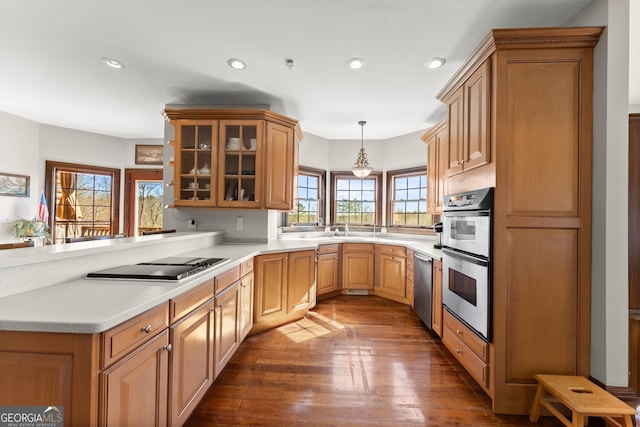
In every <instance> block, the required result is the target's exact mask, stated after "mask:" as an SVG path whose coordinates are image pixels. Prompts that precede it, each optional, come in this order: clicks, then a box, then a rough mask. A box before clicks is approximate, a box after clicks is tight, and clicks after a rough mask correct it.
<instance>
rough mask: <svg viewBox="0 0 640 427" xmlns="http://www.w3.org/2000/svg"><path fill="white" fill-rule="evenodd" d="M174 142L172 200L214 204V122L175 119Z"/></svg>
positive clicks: (215, 134) (188, 203) (195, 203)
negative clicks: (178, 120)
mask: <svg viewBox="0 0 640 427" xmlns="http://www.w3.org/2000/svg"><path fill="white" fill-rule="evenodd" d="M174 146H175V148H174V178H173V185H174V198H175V204H176V205H180V206H204V207H206V206H215V203H216V199H215V188H216V174H215V166H216V164H217V154H216V152H217V147H218V123H217V122H216V121H212V120H209V121H196V120H184V121H181V122H180V123H177V124H176V138H175V141H174Z"/></svg>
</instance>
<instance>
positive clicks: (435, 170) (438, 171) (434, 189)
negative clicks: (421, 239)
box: [422, 118, 449, 214]
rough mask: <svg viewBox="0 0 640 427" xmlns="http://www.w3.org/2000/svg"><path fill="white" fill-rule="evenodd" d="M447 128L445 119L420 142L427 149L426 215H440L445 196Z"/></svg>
mask: <svg viewBox="0 0 640 427" xmlns="http://www.w3.org/2000/svg"><path fill="white" fill-rule="evenodd" d="M448 137H449V136H448V128H447V120H446V118H444V119H442V120H441V121H440V122H438V123H437V124H436V125H435V126H433V127H432V128H431V129H429V130H428V131H427V132H426V133H425V134H424V135H422V140H423V141H424V142H425V143H426V144H427V146H428V147H429V158H428V167H427V179H428V180H429V184H428V187H429V192H428V193H427V213H430V214H441V213H442V203H443V200H444V195H445V193H444V192H445V187H444V183H445V171H446V153H447V149H448V143H447V141H448Z"/></svg>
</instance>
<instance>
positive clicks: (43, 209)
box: [38, 191, 49, 223]
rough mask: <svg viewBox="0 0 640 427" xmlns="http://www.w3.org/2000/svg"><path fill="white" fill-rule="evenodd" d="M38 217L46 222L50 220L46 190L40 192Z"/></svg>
mask: <svg viewBox="0 0 640 427" xmlns="http://www.w3.org/2000/svg"><path fill="white" fill-rule="evenodd" d="M38 218H39V219H40V220H41V221H43V222H45V223H48V222H49V208H48V207H47V199H46V198H45V197H44V191H43V192H42V194H40V204H39V205H38Z"/></svg>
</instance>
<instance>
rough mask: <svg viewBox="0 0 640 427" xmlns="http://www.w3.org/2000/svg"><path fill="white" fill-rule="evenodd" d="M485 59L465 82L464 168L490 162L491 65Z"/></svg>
mask: <svg viewBox="0 0 640 427" xmlns="http://www.w3.org/2000/svg"><path fill="white" fill-rule="evenodd" d="M489 64H490V63H489V61H485V63H484V64H483V65H481V66H480V68H478V69H477V70H476V71H475V72H474V73H473V74H472V75H471V76H470V77H469V79H468V80H467V81H466V82H465V84H464V118H465V125H464V146H463V157H462V158H463V160H464V165H463V166H464V170H465V171H467V170H470V169H473V168H476V167H478V166H482V165H485V164H487V163H489V160H490V159H489V151H490V150H489V146H490V139H489V136H490V135H489V127H490V123H489V118H490V108H491V106H490V103H489V96H490V94H489V89H490V80H491V79H490V68H489V67H490V65H489Z"/></svg>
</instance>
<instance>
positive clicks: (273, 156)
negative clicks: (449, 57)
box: [165, 109, 302, 210]
mask: <svg viewBox="0 0 640 427" xmlns="http://www.w3.org/2000/svg"><path fill="white" fill-rule="evenodd" d="M165 114H166V116H167V117H168V118H169V120H170V122H171V124H172V125H173V126H174V128H175V137H174V140H173V141H172V142H171V145H173V146H174V162H173V169H174V173H173V181H172V184H173V185H174V203H173V205H174V206H176V207H186V206H189V207H218V208H249V209H276V210H290V209H292V208H293V197H294V194H295V192H294V191H293V189H294V185H295V182H294V181H295V179H296V176H297V174H298V171H297V168H298V143H299V141H300V140H301V139H302V132H301V131H300V126H299V125H298V122H297V121H296V120H293V119H290V118H288V117H285V116H282V115H280V114H277V113H273V112H271V111H267V110H239V109H238V110H208V109H202V110H193V109H185V110H182V109H166V110H165ZM165 181H167V180H166V179H165Z"/></svg>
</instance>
